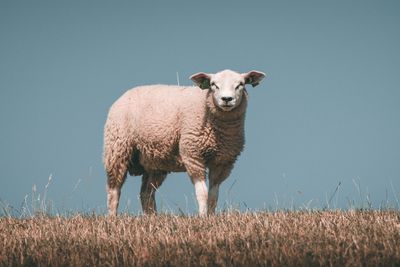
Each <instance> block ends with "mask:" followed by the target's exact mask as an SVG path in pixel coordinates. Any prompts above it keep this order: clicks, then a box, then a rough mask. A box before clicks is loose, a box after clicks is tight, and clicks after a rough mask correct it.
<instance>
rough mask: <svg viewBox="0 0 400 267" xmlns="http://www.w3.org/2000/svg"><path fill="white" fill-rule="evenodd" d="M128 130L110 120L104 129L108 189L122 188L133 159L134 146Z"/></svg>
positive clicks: (104, 155) (104, 156)
mask: <svg viewBox="0 0 400 267" xmlns="http://www.w3.org/2000/svg"><path fill="white" fill-rule="evenodd" d="M130 139H131V138H130V137H129V135H128V134H127V131H126V129H123V128H122V126H121V125H118V124H116V123H115V122H113V121H112V120H110V119H108V120H107V122H106V125H105V129H104V154H103V158H104V167H105V170H106V173H107V186H108V188H121V187H122V185H123V183H124V182H125V179H126V175H127V172H128V169H129V164H130V161H131V157H132V150H133V145H132V144H131V141H130Z"/></svg>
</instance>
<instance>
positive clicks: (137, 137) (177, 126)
mask: <svg viewBox="0 0 400 267" xmlns="http://www.w3.org/2000/svg"><path fill="white" fill-rule="evenodd" d="M264 77H265V74H264V73H262V72H259V71H250V72H248V73H243V74H240V73H237V72H234V71H231V70H224V71H221V72H218V73H216V74H207V73H197V74H194V75H192V76H191V77H190V79H191V80H192V81H193V82H194V83H195V84H196V85H197V87H193V86H192V87H182V86H168V85H151V86H141V87H137V88H134V89H131V90H129V91H127V92H126V93H125V94H123V95H122V96H121V97H120V98H119V99H118V100H117V101H116V102H115V103H114V104H113V105H112V107H111V108H110V111H109V114H108V118H107V122H106V124H105V129H104V165H105V169H106V172H107V177H108V179H107V192H108V195H107V205H108V212H109V214H110V215H116V214H117V209H118V203H119V197H120V194H121V187H122V185H123V183H124V181H125V179H126V176H127V173H128V172H129V174H130V175H142V186H141V189H140V200H141V203H142V209H143V212H144V213H146V214H149V213H155V212H156V203H155V191H156V190H157V188H158V187H159V186H160V185H161V184H162V182H163V181H164V179H165V178H166V176H167V174H168V173H170V172H185V171H186V172H187V173H188V175H189V176H190V178H191V181H192V182H193V184H194V187H195V193H196V198H197V201H198V206H199V214H200V215H205V214H207V211H208V213H214V212H215V207H216V205H217V200H218V190H219V185H220V184H221V183H222V182H223V181H224V180H225V179H226V178H227V177H228V175H229V174H230V172H231V170H232V168H233V164H234V162H235V161H236V158H237V157H238V156H239V154H240V153H241V151H242V150H243V145H244V119H245V111H246V106H247V91H246V89H245V84H251V85H252V86H253V87H254V86H256V85H258V84H259V82H260V81H261V80H262V79H263V78H264ZM206 169H208V170H209V187H210V190H209V191H208V192H207V185H206Z"/></svg>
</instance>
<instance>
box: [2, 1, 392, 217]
mask: <svg viewBox="0 0 400 267" xmlns="http://www.w3.org/2000/svg"><path fill="white" fill-rule="evenodd" d="M399 25H400V2H399V1H11V0H10V1H8V0H3V1H1V2H0V125H1V128H0V129H1V130H0V171H1V173H0V198H1V199H2V201H3V202H7V203H9V204H11V205H13V206H14V207H16V208H19V207H20V205H21V203H22V202H23V200H24V197H25V196H26V195H27V194H28V195H29V197H30V194H31V191H32V187H33V185H36V186H37V190H38V192H43V190H44V189H43V188H44V186H45V185H46V183H47V179H48V177H49V175H50V174H51V175H52V176H53V180H52V182H51V184H50V186H49V188H48V192H47V194H48V195H47V198H48V199H51V200H52V201H54V204H55V206H56V208H57V209H59V210H61V211H62V210H85V211H88V210H92V209H96V210H98V211H103V210H104V209H105V199H106V195H105V180H106V178H105V174H104V170H103V165H102V139H103V125H104V122H105V118H106V116H107V111H108V108H109V106H110V105H111V104H112V103H113V101H115V100H116V99H117V98H118V97H119V96H120V95H121V94H122V93H123V92H124V91H125V90H127V89H129V88H132V87H134V86H137V85H143V84H154V83H165V84H176V83H177V81H176V72H179V76H180V84H181V85H182V84H187V85H189V84H191V82H190V81H189V79H188V77H189V76H190V75H191V74H193V73H195V72H199V71H205V72H216V71H219V70H222V69H226V68H230V69H233V70H237V71H240V72H245V71H249V70H252V69H256V70H260V71H263V72H265V73H267V78H266V80H265V81H264V82H263V83H262V84H261V85H260V86H259V87H256V88H248V90H249V94H250V103H249V108H248V112H247V118H246V146H245V151H244V153H243V154H242V155H241V157H240V159H239V160H238V162H237V163H236V166H235V169H234V171H233V173H232V175H231V176H230V178H229V179H228V180H226V181H225V183H224V186H223V187H222V189H221V198H220V202H219V204H220V205H219V207H220V208H221V207H223V206H224V203H225V202H230V201H232V202H233V203H235V204H238V205H241V207H245V206H248V207H250V208H253V209H261V208H264V207H267V208H268V207H272V208H275V207H283V208H285V207H286V208H287V207H291V206H296V207H301V206H304V205H309V206H311V207H323V206H324V205H325V204H326V197H327V196H328V198H329V197H330V195H331V194H332V193H333V191H334V190H335V188H336V186H337V185H338V183H339V182H341V186H340V189H339V191H338V194H336V195H335V198H334V199H333V200H332V202H331V206H336V207H342V208H346V207H348V206H349V200H350V201H354V202H355V204H357V205H359V204H361V198H363V199H364V201H365V198H366V197H367V196H369V197H370V200H371V202H372V204H373V206H374V207H379V205H381V204H382V203H386V202H387V201H388V202H389V203H391V205H393V206H396V205H397V201H396V198H397V199H400V116H399V115H400V86H399V85H400V49H399V48H400V27H399ZM356 185H357V186H359V187H360V190H361V194H359V192H358V187H357V186H356ZM139 186H140V178H139V177H131V178H129V179H128V181H127V182H126V184H125V186H124V188H123V194H122V198H121V202H122V203H121V208H122V210H123V209H124V208H125V207H126V205H127V204H128V203H131V204H130V205H131V206H130V208H131V210H132V211H133V212H137V210H138V209H139V204H138V203H139V202H138V198H137V196H138V193H139ZM360 195H361V197H360ZM29 197H28V200H29ZM158 199H159V202H160V203H159V207H161V206H162V207H163V208H164V209H166V210H168V209H172V210H175V211H176V210H177V209H178V207H179V208H181V209H182V210H184V211H186V210H188V211H193V209H194V208H195V205H196V204H195V201H194V194H193V188H192V185H191V183H190V181H189V179H188V178H187V176H186V174H171V175H169V177H168V178H167V180H166V182H165V183H164V184H163V186H162V187H161V190H160V194H159V198H158Z"/></svg>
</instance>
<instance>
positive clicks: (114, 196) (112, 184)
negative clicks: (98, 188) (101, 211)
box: [104, 139, 132, 216]
mask: <svg viewBox="0 0 400 267" xmlns="http://www.w3.org/2000/svg"><path fill="white" fill-rule="evenodd" d="M117 140H121V139H117ZM111 144H112V145H111ZM131 152H132V146H130V145H129V143H128V142H126V141H125V142H123V140H122V141H120V142H111V141H110V140H108V139H106V143H105V151H104V165H105V169H106V172H107V187H106V188H107V207H108V214H109V215H110V216H116V215H117V211H118V204H119V198H120V195H121V187H122V185H123V184H124V182H125V179H126V175H127V172H128V166H129V160H130V157H131Z"/></svg>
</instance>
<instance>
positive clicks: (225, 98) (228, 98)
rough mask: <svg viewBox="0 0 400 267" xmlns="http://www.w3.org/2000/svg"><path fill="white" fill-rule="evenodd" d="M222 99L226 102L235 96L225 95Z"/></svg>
mask: <svg viewBox="0 0 400 267" xmlns="http://www.w3.org/2000/svg"><path fill="white" fill-rule="evenodd" d="M221 99H222V100H223V101H225V102H226V103H228V102H229V101H232V100H233V97H230V96H223V97H221Z"/></svg>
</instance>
